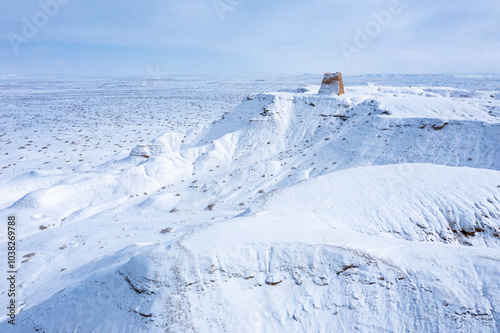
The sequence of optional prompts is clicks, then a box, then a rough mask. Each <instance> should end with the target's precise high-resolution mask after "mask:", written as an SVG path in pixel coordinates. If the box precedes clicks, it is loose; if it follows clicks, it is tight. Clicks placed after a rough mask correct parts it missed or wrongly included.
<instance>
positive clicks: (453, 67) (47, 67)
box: [0, 0, 500, 75]
mask: <svg viewBox="0 0 500 333" xmlns="http://www.w3.org/2000/svg"><path fill="white" fill-rule="evenodd" d="M499 14H500V1H497V0H477V1H470V0H467V1H463V0H456V1H445V0H441V1H438V0H434V1H430V0H385V1H380V0H371V1H370V0H365V1H356V0H351V1H345V0H343V1H337V0H329V1H326V0H309V1H303V0H302V1H297V0H287V1H285V0H275V1H272V0H268V1H263V0H179V1H172V0H148V1H144V0H143V1H138V0H39V1H37V0H16V1H7V0H4V1H2V2H1V3H0V74H137V75H142V74H144V73H145V72H147V71H148V69H149V71H151V69H153V70H154V71H155V72H156V71H159V72H161V73H162V74H164V73H170V74H236V75H245V74H259V75H262V74H301V73H322V72H325V71H342V72H343V73H346V74H360V73H416V74H418V73H500V66H499V59H500V33H498V32H499V31H500V20H499V19H498V16H499Z"/></svg>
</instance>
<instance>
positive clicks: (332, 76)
mask: <svg viewBox="0 0 500 333" xmlns="http://www.w3.org/2000/svg"><path fill="white" fill-rule="evenodd" d="M318 93H319V94H321V95H333V94H336V95H339V96H340V95H343V94H344V93H345V92H344V81H343V80H342V74H340V72H337V73H325V76H324V77H323V82H322V83H321V88H320V89H319V92H318Z"/></svg>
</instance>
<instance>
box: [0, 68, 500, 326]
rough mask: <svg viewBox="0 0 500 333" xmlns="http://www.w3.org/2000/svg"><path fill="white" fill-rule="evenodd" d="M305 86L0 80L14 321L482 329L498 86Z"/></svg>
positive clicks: (495, 202) (488, 316) (394, 82)
mask: <svg viewBox="0 0 500 333" xmlns="http://www.w3.org/2000/svg"><path fill="white" fill-rule="evenodd" d="M54 80H55V79H54ZM320 80H321V77H320V76H319V77H317V76H309V75H304V76H300V77H292V78H290V77H288V78H283V77H282V78H268V79H266V80H263V81H261V80H260V79H259V80H257V79H255V78H246V79H227V78H211V77H207V78H193V77H179V78H177V79H172V80H165V81H154V82H149V81H147V80H139V81H137V80H134V79H131V78H128V79H125V78H119V79H95V78H93V79H89V78H85V79H81V80H76V81H72V80H68V79H61V78H60V79H57V80H55V82H54V81H50V80H49V79H47V78H38V79H36V80H26V81H25V80H19V79H9V80H6V82H2V89H4V90H3V92H2V94H3V95H4V98H2V101H1V104H0V106H1V109H0V110H2V115H3V117H5V118H6V119H7V122H6V124H5V125H4V127H3V129H2V131H3V132H2V134H3V135H2V138H0V139H1V140H2V141H5V144H6V145H5V146H3V147H2V148H1V150H0V154H2V155H3V156H4V158H3V159H2V163H3V164H6V166H7V168H5V169H2V171H1V172H2V174H1V175H0V176H1V179H0V184H1V186H0V193H1V195H0V198H1V199H0V215H1V216H2V217H1V218H3V219H5V218H6V216H7V215H8V214H12V213H15V214H16V215H17V217H18V220H19V221H20V223H19V224H20V228H21V230H20V232H19V235H20V236H19V237H20V239H19V240H20V243H19V252H18V255H19V257H20V259H21V260H24V261H25V262H24V263H19V267H18V272H19V277H20V279H21V283H20V285H19V289H20V291H21V297H20V298H19V299H18V302H19V306H20V308H21V312H20V314H19V315H18V323H17V325H16V329H17V330H19V331H33V330H36V329H38V330H40V331H50V332H68V331H82V332H87V331H95V332H142V331H151V332H164V331H172V332H186V331H189V330H194V331H200V332H207V331H213V332H219V331H229V332H254V331H255V332H259V331H261V332H271V331H272V332H306V331H307V332H310V331H319V332H321V331H331V330H335V331H345V332H351V331H352V332H354V331H370V332H387V331H391V332H392V331H401V332H415V331H432V332H434V331H445V332H470V331H481V332H497V331H498V327H499V325H500V324H499V322H500V312H499V310H498V309H500V303H499V302H500V301H499V300H500V285H498V283H497V277H498V275H499V274H500V264H499V262H500V251H499V248H500V171H499V170H500V151H499V149H500V148H499V145H498V140H499V138H500V111H499V110H500V102H499V101H498V97H497V96H499V95H500V94H499V93H498V91H500V84H499V82H500V80H495V78H494V77H471V78H468V77H467V78H464V77H461V76H420V77H413V76H389V77H387V76H360V77H346V76H344V83H345V85H346V94H345V95H342V96H334V95H333V96H328V95H318V90H319V88H320V87H319V86H318V85H314V83H315V82H318V81H320ZM368 80H369V81H368ZM475 80H477V81H475ZM489 80H491V82H489ZM408 81H415V82H416V83H414V84H408V83H407V82H408ZM369 82H375V83H369ZM419 82H420V84H419ZM422 82H424V83H422ZM435 82H438V83H440V84H442V86H435V85H433V84H434V83H435ZM471 82H475V83H477V84H476V85H477V86H480V87H481V88H482V89H481V90H474V89H470V84H471ZM485 82H487V83H489V84H485ZM355 83H357V85H356V84H355ZM410 85H411V87H410ZM483 85H484V87H483ZM54 86H55V87H57V89H56V88H50V87H54ZM193 86H201V87H203V88H202V89H194V88H191V87H193ZM299 87H303V88H299ZM80 90H81V91H80ZM256 91H278V92H265V93H254V92H256ZM29 96H34V97H33V98H32V99H29V98H28V97H29ZM9 126H11V127H10V128H12V129H13V130H9ZM69 127H71V128H74V129H75V130H74V131H72V130H68V128H69ZM35 130H37V131H39V132H36V133H34V131H35ZM80 130H81V132H79V131H80ZM29 141H31V142H29ZM66 141H68V142H66ZM8 142H10V143H9V144H8V145H7V143H8ZM28 143H30V145H27V144H28ZM49 144H50V145H49ZM21 145H24V147H25V148H23V149H18V146H21ZM35 146H37V147H35ZM42 147H47V148H46V149H42ZM6 153H7V155H5V154H6ZM80 159H82V160H83V161H79V160H80ZM45 160H49V161H50V163H47V164H41V163H43V162H42V161H45ZM65 161H68V162H65ZM42 226H43V227H42ZM41 227H42V228H41ZM1 237H2V238H0V241H1V242H2V244H3V246H2V247H1V249H2V250H1V251H5V248H6V246H5V244H6V238H5V236H4V234H2V236H1ZM2 253H3V252H2ZM29 253H35V255H31V256H28V257H23V256H25V255H27V254H29ZM21 260H19V262H20V261H21ZM3 283H5V282H3ZM3 290H5V288H3V287H2V295H5V292H4V291H3ZM2 298H3V296H2ZM89 318H92V320H89ZM6 319H7V317H6V316H5V315H2V317H0V321H2V322H1V323H0V330H1V331H2V332H4V331H5V332H10V331H14V330H12V327H11V326H10V325H8V324H7V322H6V321H5V320H6Z"/></svg>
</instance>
